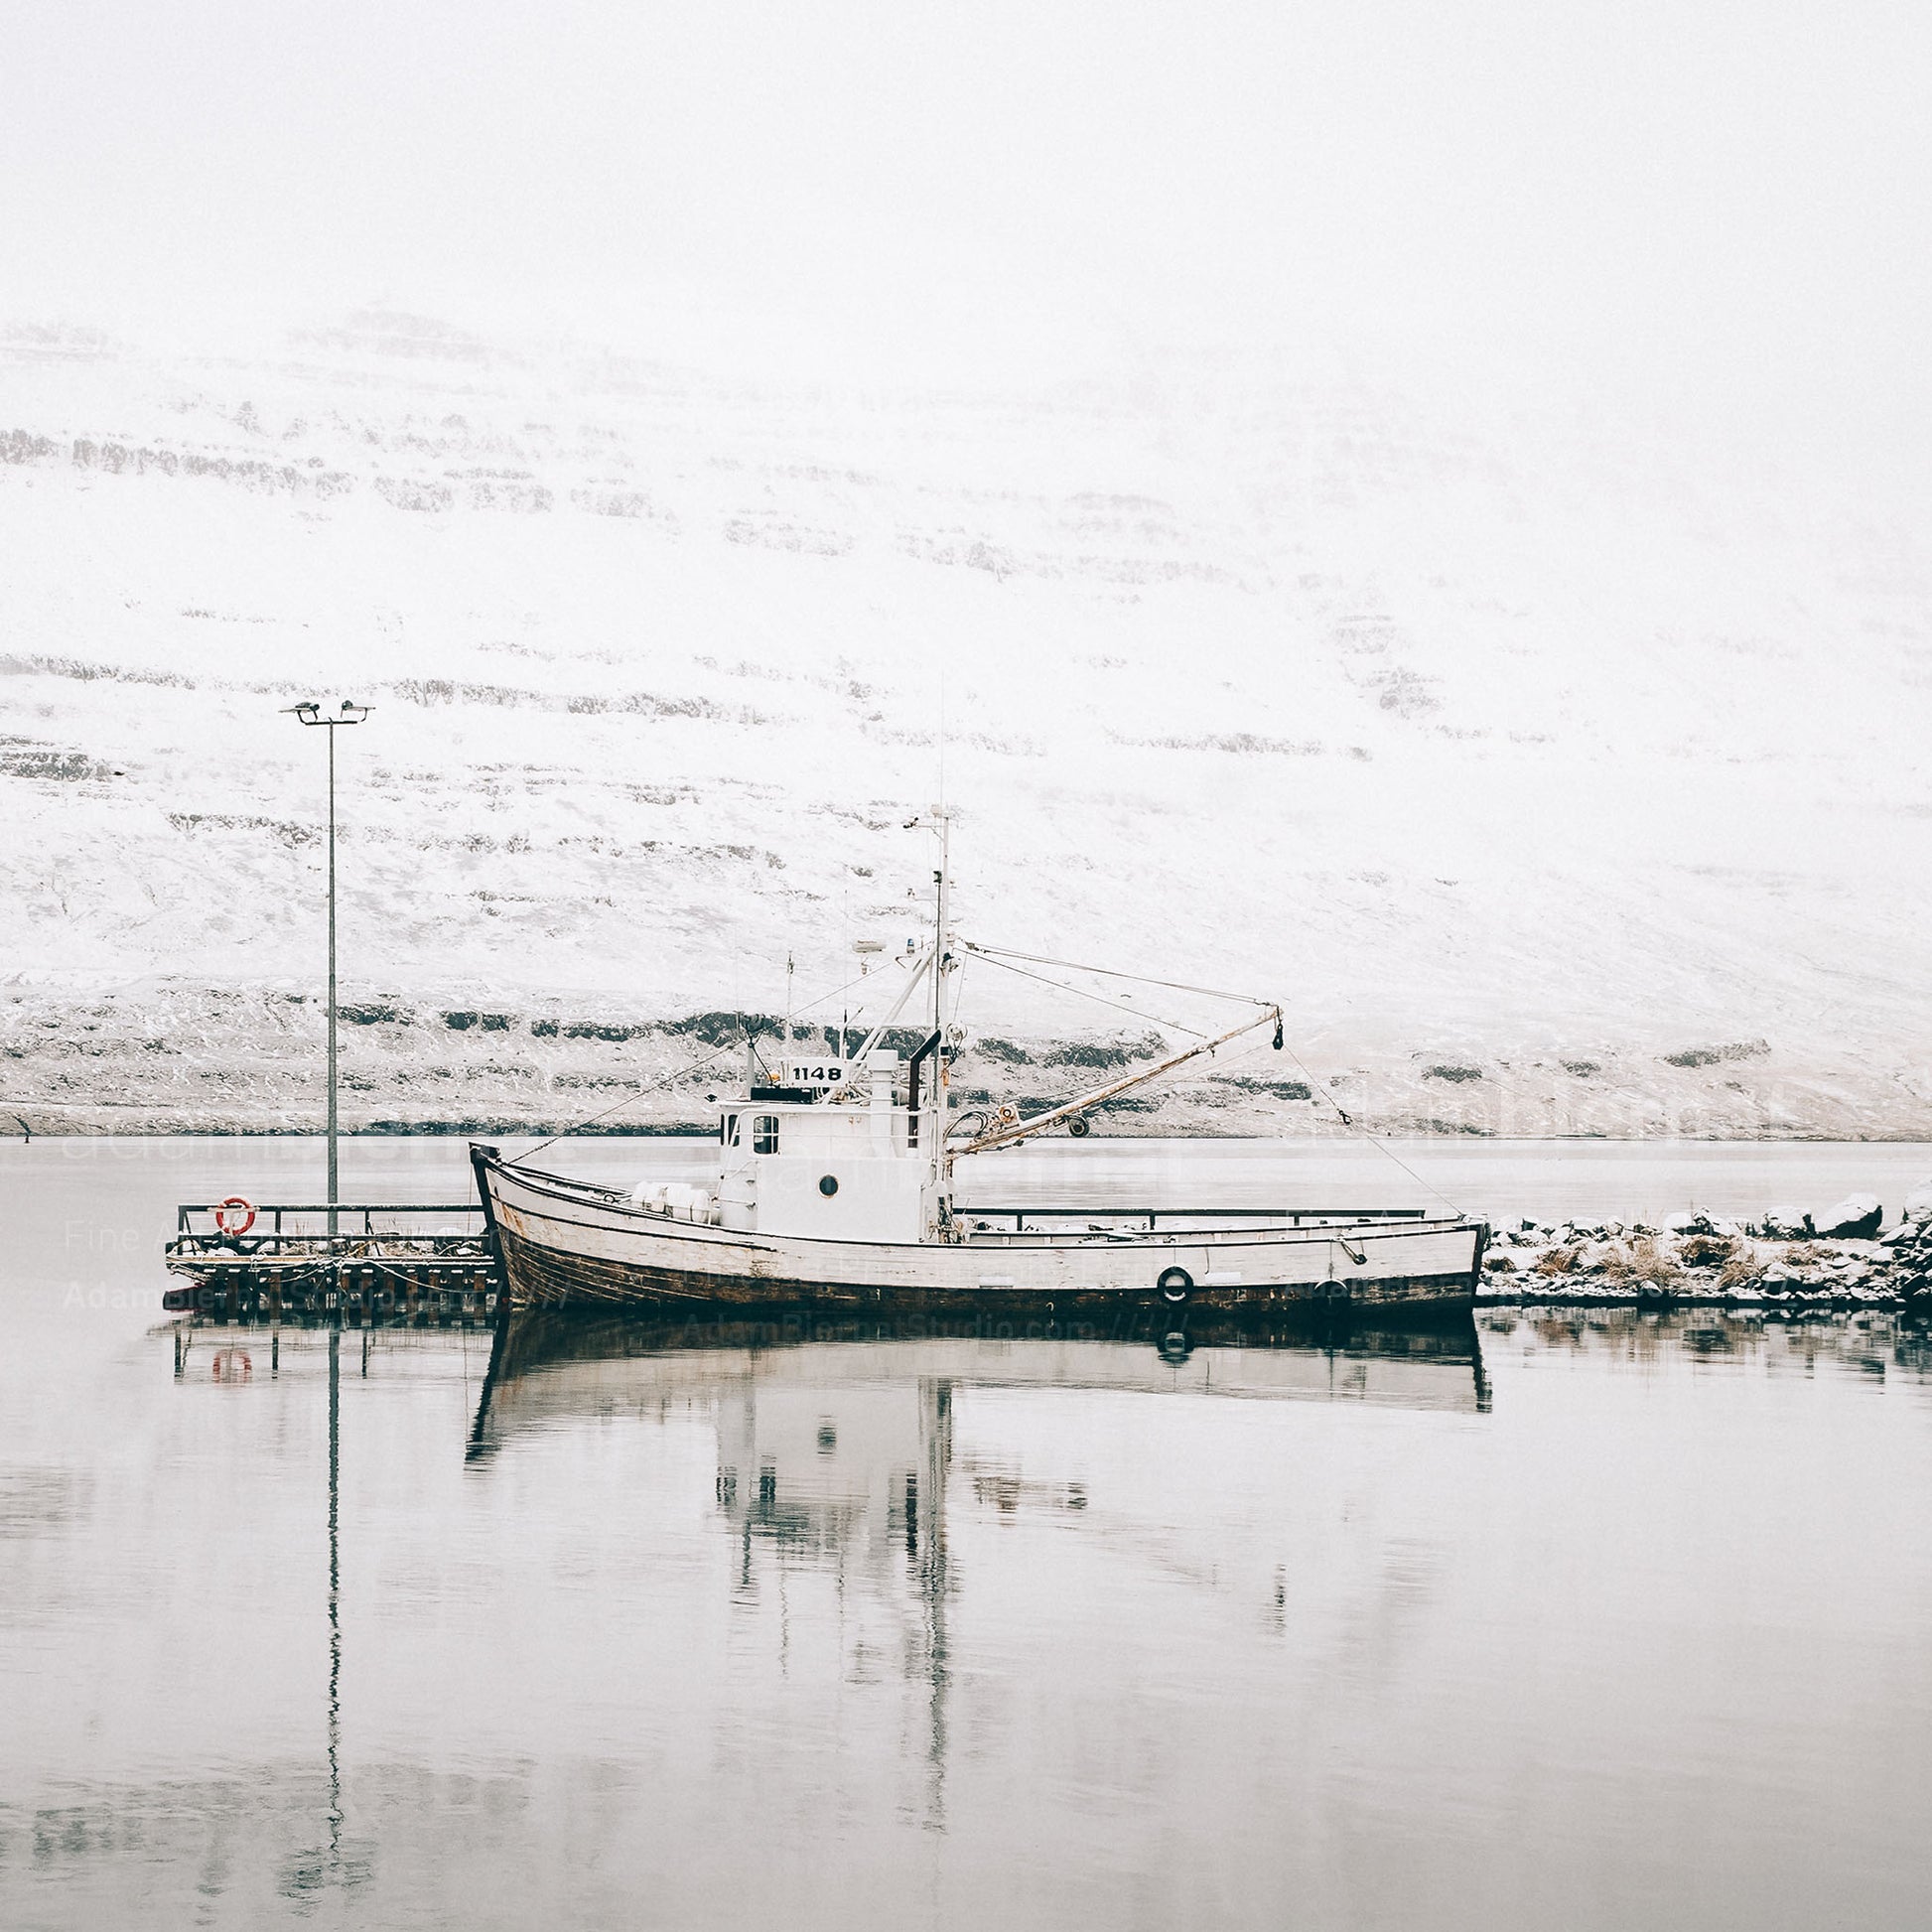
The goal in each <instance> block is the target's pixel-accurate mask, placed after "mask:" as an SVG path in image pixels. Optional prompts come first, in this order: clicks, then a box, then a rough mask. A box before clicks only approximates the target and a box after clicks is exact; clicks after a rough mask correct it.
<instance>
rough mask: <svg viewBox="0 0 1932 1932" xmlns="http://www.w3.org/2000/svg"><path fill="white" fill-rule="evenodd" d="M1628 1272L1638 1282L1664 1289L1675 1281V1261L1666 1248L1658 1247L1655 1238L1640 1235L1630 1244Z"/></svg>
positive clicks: (1676, 1273) (1676, 1269) (1676, 1268)
mask: <svg viewBox="0 0 1932 1932" xmlns="http://www.w3.org/2000/svg"><path fill="white" fill-rule="evenodd" d="M1630 1272H1631V1274H1633V1275H1634V1276H1635V1277H1636V1278H1637V1280H1638V1281H1640V1282H1655V1283H1656V1284H1657V1286H1658V1287H1659V1288H1665V1287H1668V1286H1669V1285H1670V1284H1671V1283H1672V1282H1674V1281H1675V1280H1676V1279H1677V1276H1678V1267H1677V1260H1676V1257H1675V1256H1674V1255H1672V1254H1671V1252H1670V1250H1669V1249H1668V1248H1664V1247H1660V1246H1659V1245H1658V1242H1657V1238H1656V1236H1654V1235H1649V1234H1642V1235H1639V1236H1638V1237H1637V1238H1636V1240H1634V1241H1633V1242H1631V1244H1630Z"/></svg>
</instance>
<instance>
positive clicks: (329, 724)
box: [289, 698, 369, 1238]
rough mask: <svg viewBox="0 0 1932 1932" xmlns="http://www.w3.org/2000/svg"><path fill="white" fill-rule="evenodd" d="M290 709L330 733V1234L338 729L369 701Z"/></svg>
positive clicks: (332, 1211) (332, 1207)
mask: <svg viewBox="0 0 1932 1932" xmlns="http://www.w3.org/2000/svg"><path fill="white" fill-rule="evenodd" d="M289 710H290V712H292V713H293V714H294V716H295V717H296V718H297V719H298V720H299V721H300V722H301V723H303V724H305V725H320V726H322V727H323V728H324V729H325V730H326V731H327V732H328V733H329V1233H330V1235H331V1237H332V1238H333V1237H334V1236H335V1234H336V1232H337V1225H338V1216H337V1212H336V1208H337V1201H338V1193H337V1186H336V729H337V727H338V726H339V725H359V724H360V723H361V722H362V720H363V719H364V718H366V717H367V716H368V715H369V707H368V706H367V705H365V704H350V703H349V701H348V700H347V699H346V698H345V699H344V700H343V703H342V709H341V710H340V711H337V712H327V711H324V710H323V708H322V707H321V705H319V704H317V703H316V702H315V700H314V699H313V698H312V699H310V700H308V701H307V702H306V703H304V704H297V705H290V706H289Z"/></svg>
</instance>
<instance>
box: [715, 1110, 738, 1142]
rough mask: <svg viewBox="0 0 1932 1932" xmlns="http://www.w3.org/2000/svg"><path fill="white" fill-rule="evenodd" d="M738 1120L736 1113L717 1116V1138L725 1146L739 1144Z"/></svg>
mask: <svg viewBox="0 0 1932 1932" xmlns="http://www.w3.org/2000/svg"><path fill="white" fill-rule="evenodd" d="M739 1120H740V1116H739V1115H737V1114H720V1115H719V1116H718V1138H719V1139H720V1140H721V1141H723V1142H724V1144H725V1145H726V1146H727V1147H737V1146H738V1145H739V1139H738V1129H739Z"/></svg>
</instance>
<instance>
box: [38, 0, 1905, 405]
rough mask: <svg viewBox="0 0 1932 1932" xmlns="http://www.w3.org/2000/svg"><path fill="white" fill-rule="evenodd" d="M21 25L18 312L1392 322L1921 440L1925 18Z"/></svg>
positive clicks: (1209, 326) (820, 18)
mask: <svg viewBox="0 0 1932 1932" xmlns="http://www.w3.org/2000/svg"><path fill="white" fill-rule="evenodd" d="M5 16H6V17H5V25H4V27H0V39H3V40H4V58H0V215H3V216H4V223H3V228H4V235H5V247H4V256H0V273H3V274H4V275H5V277H6V279H7V286H6V287H5V289H4V291H0V313H7V314H11V315H15V316H20V315H51V314H57V313H58V314H64V315H68V316H71V317H75V318H85V317H89V316H92V317H98V318H100V319H102V320H104V321H107V322H110V323H113V324H116V325H119V326H126V325H127V324H128V323H129V322H130V321H131V320H133V319H135V318H137V317H138V316H140V315H141V314H143V313H154V314H166V313H171V312H178V311H181V310H183V309H184V308H185V309H189V310H193V309H195V308H197V307H201V308H204V309H207V310H208V311H211V312H216V311H219V312H233V313H252V312H257V311H266V312H268V313H270V314H275V315H280V314H291V313H308V314H319V313H325V312H330V311H337V310H340V309H341V308H342V307H344V306H345V305H348V304H356V303H366V302H383V303H390V304H395V305H399V306H407V307H413V308H418V309H426V310H429V311H432V312H437V313H443V314H449V315H453V316H456V317H457V318H458V319H472V318H474V319H482V320H488V319H502V320H506V321H512V322H516V323H519V324H524V325H528V324H531V323H540V324H547V325H554V324H563V325H565V326H568V327H573V328H577V329H580V330H583V331H584V332H585V333H589V334H597V333H599V332H600V331H601V330H606V331H619V332H632V333H639V332H640V333H642V334H644V335H647V336H648V335H653V334H654V335H656V336H658V337H660V338H661V341H662V344H663V345H665V346H670V347H676V346H678V345H679V344H680V340H683V341H688V342H694V343H696V342H704V341H712V342H719V341H728V340H730V339H731V334H732V331H733V330H741V331H743V332H745V333H746V334H748V335H749V336H750V337H752V338H754V339H758V338H762V339H763V340H764V342H765V345H767V346H769V345H775V344H777V343H779V342H789V343H793V344H796V345H803V346H807V347H810V348H812V349H813V350H814V352H818V353H822V354H829V355H830V357H831V358H832V359H833V360H834V362H836V361H838V360H839V359H840V358H841V357H845V356H850V357H851V358H853V359H854V361H855V362H863V361H866V360H867V359H869V358H873V357H880V358H884V359H887V360H890V359H892V358H893V357H894V356H897V355H910V356H911V357H912V358H913V359H915V360H916V359H919V358H921V357H922V358H924V359H925V360H927V361H928V362H930V363H931V364H933V365H934V366H935V367H938V368H941V369H943V368H944V367H945V366H946V364H947V362H948V360H949V358H952V357H954V356H956V355H964V354H966V353H967V351H968V350H969V349H977V350H991V351H997V352H999V353H1002V354H1004V355H1006V356H1007V357H1008V359H1009V360H1012V361H1017V362H1018V363H1020V364H1021V365H1023V366H1024V365H1025V364H1026V363H1027V361H1028V360H1029V359H1030V358H1032V357H1034V356H1037V357H1038V358H1039V359H1040V360H1041V362H1042V363H1044V362H1045V361H1047V360H1050V359H1052V358H1053V357H1054V356H1055V355H1057V354H1058V353H1060V352H1061V351H1062V350H1063V349H1064V348H1065V347H1066V345H1069V344H1073V345H1079V344H1081V343H1101V344H1115V345H1119V344H1127V345H1142V344H1146V343H1149V342H1153V341H1158V340H1161V339H1164V338H1176V337H1177V338H1180V339H1183V340H1185V339H1196V340H1214V341H1220V342H1227V343H1241V342H1251V341H1252V342H1260V341H1272V340H1276V339H1285V340H1289V341H1296V340H1301V339H1309V338H1311V339H1315V340H1319V341H1323V342H1330V343H1339V344H1341V345H1344V346H1347V345H1355V344H1363V345H1376V344H1385V345H1386V344H1389V343H1395V344H1399V345H1408V346H1411V347H1422V348H1426V349H1429V350H1431V351H1432V352H1441V353H1444V354H1448V355H1452V356H1459V357H1463V358H1466V359H1468V360H1470V361H1471V362H1473V363H1477V364H1480V363H1484V362H1487V363H1491V364H1493V365H1495V366H1497V367H1501V368H1505V369H1507V368H1511V367H1522V368H1530V367H1533V366H1537V365H1540V364H1541V363H1543V362H1546V361H1554V362H1556V363H1558V364H1566V365H1568V366H1571V367H1573V368H1578V369H1585V370H1595V369H1600V370H1601V371H1602V372H1603V374H1604V375H1605V377H1606V379H1615V380H1619V381H1622V380H1628V379H1629V378H1630V377H1632V376H1634V377H1635V378H1636V379H1638V380H1639V381H1645V380H1654V381H1655V382H1657V383H1659V384H1665V385H1669V384H1677V383H1682V384H1691V385H1699V384H1717V385H1721V386H1722V385H1726V384H1727V385H1731V386H1733V387H1735V388H1737V389H1739V390H1740V391H1741V392H1743V393H1746V394H1750V393H1763V394H1775V395H1779V396H1782V397H1784V398H1785V399H1786V401H1787V402H1789V403H1790V404H1792V406H1794V407H1795V406H1797V405H1798V404H1800V403H1804V402H1807V401H1809V402H1820V401H1823V402H1827V403H1829V404H1831V405H1832V406H1834V407H1836V406H1837V405H1838V404H1840V403H1843V404H1845V405H1846V407H1847V408H1848V409H1849V410H1851V411H1853V412H1854V413H1859V412H1863V414H1865V415H1867V416H1869V417H1871V418H1873V419H1874V420H1885V419H1890V420H1892V421H1894V422H1895V421H1896V419H1897V417H1898V414H1899V412H1900V410H1902V409H1911V410H1916V409H1918V408H1920V407H1921V406H1922V405H1923V402H1924V400H1925V396H1926V391H1927V377H1926V375H1925V373H1924V370H1923V364H1924V363H1925V361H1926V359H1927V358H1926V356H1925V354H1924V345H1925V342H1926V340H1927V335H1928V328H1927V325H1928V323H1932V301H1928V289H1929V287H1932V266H1929V265H1932V247H1928V228H1929V226H1932V224H1929V223H1928V218H1927V217H1928V203H1929V202H1932V166H1928V160H1929V158H1932V137H1928V132H1927V129H1928V105H1927V104H1928V100H1932V84H1928V83H1932V61H1929V60H1928V50H1929V49H1932V24H1929V23H1932V8H1928V7H1927V6H1926V5H1925V4H1924V0H1753V3H1752V4H1748V5H1745V4H1738V3H1737V0H1704V4H1698V0H1616V3H1615V4H1613V5H1612V4H1602V5H1595V6H1589V5H1564V4H1562V0H1487V3H1484V0H1317V4H1311V5H1295V4H1292V0H1291V3H1289V4H1276V5H1271V6H1249V5H1237V4H1226V3H1225V0H1223V3H1222V4H1215V0H1184V3H1182V4H1168V3H1167V0H1157V4H1135V0H1113V4H1108V5H1090V6H1089V5H1077V6H1076V5H1053V4H1051V0H1030V3H1029V4H1025V5H1020V4H1006V3H1005V0H991V3H987V0H982V4H978V5H974V6H964V5H956V6H951V7H937V6H933V5H929V4H923V3H922V0H900V4H897V5H891V6H887V5H876V6H868V5H859V4H851V3H850V0H819V3H818V4H807V5H777V4H763V5H743V4H733V3H732V0H704V3H703V4H701V5H694V4H648V3H646V4H639V5H621V4H617V0H463V4H455V0H380V4H373V3H372V0H326V4H313V5H309V6H306V7H298V6H292V5H287V4H269V0H252V4H243V3H242V0H167V4H161V0H63V4H58V5H56V4H44V5H40V6H37V7H30V6H28V5H25V4H16V5H14V6H12V7H10V8H8V9H6V10H5Z"/></svg>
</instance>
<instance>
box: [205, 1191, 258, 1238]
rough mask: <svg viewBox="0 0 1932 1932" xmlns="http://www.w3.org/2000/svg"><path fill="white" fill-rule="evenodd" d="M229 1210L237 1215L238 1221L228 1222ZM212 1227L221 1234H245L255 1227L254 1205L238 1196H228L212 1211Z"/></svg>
mask: <svg viewBox="0 0 1932 1932" xmlns="http://www.w3.org/2000/svg"><path fill="white" fill-rule="evenodd" d="M230 1210H232V1211H233V1212H234V1213H235V1214H237V1215H239V1216H240V1219H239V1220H236V1221H233V1222H230V1221H229V1219H228V1214H229V1212H230ZM214 1225H215V1226H216V1227H218V1228H219V1229H220V1230H221V1232H222V1233H223V1234H246V1233H247V1232H248V1230H249V1229H250V1228H251V1227H253V1226H254V1225H255V1209H254V1204H253V1203H252V1202H250V1201H245V1200H243V1199H242V1198H241V1196H240V1195H239V1194H230V1195H229V1196H228V1198H227V1199H226V1200H224V1201H223V1202H222V1203H221V1205H220V1206H219V1207H217V1208H216V1209H215V1210H214Z"/></svg>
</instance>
